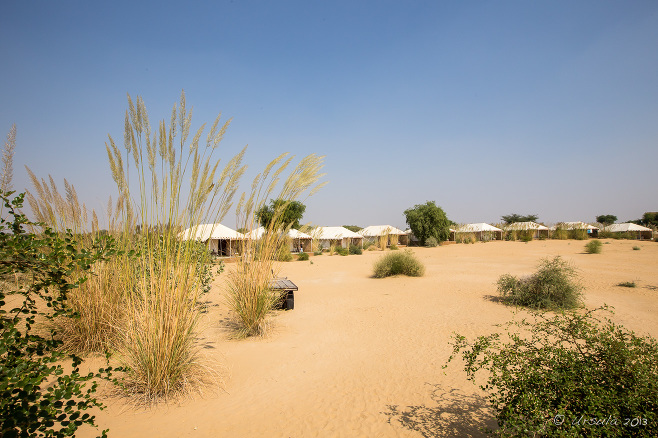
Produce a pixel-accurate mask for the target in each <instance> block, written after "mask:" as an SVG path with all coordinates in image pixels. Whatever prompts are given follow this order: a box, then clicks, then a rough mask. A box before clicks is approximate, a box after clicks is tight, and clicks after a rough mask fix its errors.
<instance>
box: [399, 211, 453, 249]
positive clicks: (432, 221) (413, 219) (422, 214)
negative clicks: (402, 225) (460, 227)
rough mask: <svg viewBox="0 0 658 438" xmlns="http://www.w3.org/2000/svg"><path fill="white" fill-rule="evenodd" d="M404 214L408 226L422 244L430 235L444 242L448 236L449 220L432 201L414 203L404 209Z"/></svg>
mask: <svg viewBox="0 0 658 438" xmlns="http://www.w3.org/2000/svg"><path fill="white" fill-rule="evenodd" d="M404 215H405V216H406V218H407V224H408V225H409V228H411V231H412V232H413V233H414V236H416V238H418V240H420V244H421V245H423V246H425V241H426V240H427V239H429V238H430V237H434V238H435V239H436V240H437V241H439V242H444V241H446V240H448V238H449V237H450V221H449V220H448V217H447V216H446V214H445V212H444V211H443V209H442V208H441V207H439V206H437V205H436V204H435V203H434V201H428V202H426V203H425V204H418V205H415V206H414V207H413V208H409V209H407V210H405V211H404Z"/></svg>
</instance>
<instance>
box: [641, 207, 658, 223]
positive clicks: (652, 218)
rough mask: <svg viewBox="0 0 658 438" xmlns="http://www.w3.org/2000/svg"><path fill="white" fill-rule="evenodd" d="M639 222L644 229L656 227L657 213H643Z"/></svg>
mask: <svg viewBox="0 0 658 438" xmlns="http://www.w3.org/2000/svg"><path fill="white" fill-rule="evenodd" d="M639 222H640V225H644V226H645V227H658V212H656V211H648V212H646V213H644V214H643V215H642V219H641V220H640V221H639Z"/></svg>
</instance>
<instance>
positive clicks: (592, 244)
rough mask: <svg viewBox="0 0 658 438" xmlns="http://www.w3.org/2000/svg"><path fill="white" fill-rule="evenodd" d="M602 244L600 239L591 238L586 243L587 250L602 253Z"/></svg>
mask: <svg viewBox="0 0 658 438" xmlns="http://www.w3.org/2000/svg"><path fill="white" fill-rule="evenodd" d="M602 246H603V244H602V243H601V241H600V240H590V241H589V242H587V243H586V244H585V252H586V253H587V254H600V253H601V247H602Z"/></svg>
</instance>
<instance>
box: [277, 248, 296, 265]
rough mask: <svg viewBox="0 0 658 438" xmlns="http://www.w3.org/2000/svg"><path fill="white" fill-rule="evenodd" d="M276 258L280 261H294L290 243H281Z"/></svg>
mask: <svg viewBox="0 0 658 438" xmlns="http://www.w3.org/2000/svg"><path fill="white" fill-rule="evenodd" d="M276 260H278V261H280V262H291V261H292V253H291V252H290V248H288V245H281V247H280V248H279V250H278V251H277V252H276Z"/></svg>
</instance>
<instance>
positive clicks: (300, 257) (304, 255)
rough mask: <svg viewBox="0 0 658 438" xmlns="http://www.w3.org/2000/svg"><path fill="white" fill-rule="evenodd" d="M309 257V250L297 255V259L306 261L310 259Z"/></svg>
mask: <svg viewBox="0 0 658 438" xmlns="http://www.w3.org/2000/svg"><path fill="white" fill-rule="evenodd" d="M308 258H309V256H308V253H307V252H302V253H299V255H298V256H297V260H299V261H300V262H302V261H306V260H308Z"/></svg>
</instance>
